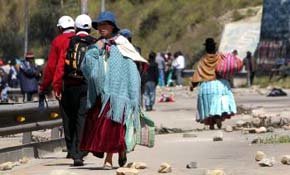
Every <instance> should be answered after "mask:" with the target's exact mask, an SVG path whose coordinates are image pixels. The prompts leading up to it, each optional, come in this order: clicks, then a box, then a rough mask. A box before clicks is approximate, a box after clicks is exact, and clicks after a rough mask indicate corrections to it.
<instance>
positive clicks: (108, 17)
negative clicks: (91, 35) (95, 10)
mask: <svg viewBox="0 0 290 175" xmlns="http://www.w3.org/2000/svg"><path fill="white" fill-rule="evenodd" d="M103 22H110V23H111V24H112V25H113V26H114V27H115V28H116V29H117V30H120V29H119V27H118V25H117V22H116V16H115V14H114V13H112V12H110V11H104V12H101V13H100V15H99V16H98V17H97V18H96V19H95V20H93V21H92V27H93V28H94V29H98V25H99V24H100V23H103Z"/></svg>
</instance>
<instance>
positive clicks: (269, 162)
mask: <svg viewBox="0 0 290 175" xmlns="http://www.w3.org/2000/svg"><path fill="white" fill-rule="evenodd" d="M274 164H275V159H274V158H273V157H272V158H271V159H269V158H264V159H262V160H260V161H259V165H260V166H261V167H272V166H274Z"/></svg>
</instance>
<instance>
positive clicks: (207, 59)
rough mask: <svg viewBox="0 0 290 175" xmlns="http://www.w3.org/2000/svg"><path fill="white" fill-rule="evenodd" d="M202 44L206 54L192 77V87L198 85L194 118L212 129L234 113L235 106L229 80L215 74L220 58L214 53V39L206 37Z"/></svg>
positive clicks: (235, 110) (220, 125)
mask: <svg viewBox="0 0 290 175" xmlns="http://www.w3.org/2000/svg"><path fill="white" fill-rule="evenodd" d="M204 45H205V51H206V54H205V55H204V56H203V57H202V58H201V59H200V61H199V62H198V67H197V70H196V71H194V74H193V77H192V88H194V87H196V86H198V96H197V117H196V120H197V122H200V123H204V124H205V125H209V127H210V129H214V125H215V124H217V126H218V128H219V129H221V127H222V121H223V120H225V119H226V118H230V117H231V116H232V115H234V114H235V113H236V112H237V107H236V103H235V100H234V96H233V93H232V91H231V86H230V83H229V81H228V80H226V79H223V78H221V77H219V76H218V75H217V74H216V67H217V66H218V64H219V62H220V61H221V59H222V58H221V55H219V54H217V53H216V43H215V41H214V39H213V38H207V39H206V41H205V43H204Z"/></svg>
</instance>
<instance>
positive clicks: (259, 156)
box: [255, 151, 266, 161]
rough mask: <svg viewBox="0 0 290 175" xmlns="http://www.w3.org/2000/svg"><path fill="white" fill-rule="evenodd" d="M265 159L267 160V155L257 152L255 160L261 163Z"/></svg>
mask: <svg viewBox="0 0 290 175" xmlns="http://www.w3.org/2000/svg"><path fill="white" fill-rule="evenodd" d="M264 158H266V154H265V153H264V152H262V151H257V153H256V156H255V160H256V161H261V160H263V159H264Z"/></svg>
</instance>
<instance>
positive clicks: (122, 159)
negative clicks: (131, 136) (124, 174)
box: [118, 151, 127, 167]
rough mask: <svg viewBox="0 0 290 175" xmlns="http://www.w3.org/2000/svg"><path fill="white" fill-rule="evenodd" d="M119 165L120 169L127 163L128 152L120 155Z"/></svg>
mask: <svg viewBox="0 0 290 175" xmlns="http://www.w3.org/2000/svg"><path fill="white" fill-rule="evenodd" d="M118 163H119V166H120V167H123V166H124V165H125V164H126V163H127V155H126V152H125V151H124V152H122V153H119V159H118Z"/></svg>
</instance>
